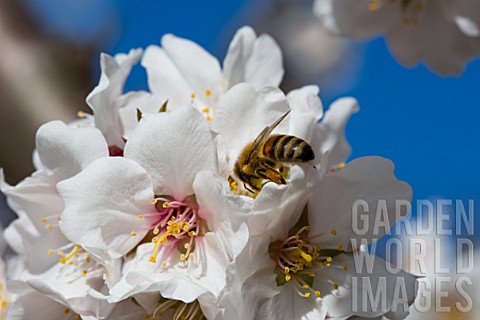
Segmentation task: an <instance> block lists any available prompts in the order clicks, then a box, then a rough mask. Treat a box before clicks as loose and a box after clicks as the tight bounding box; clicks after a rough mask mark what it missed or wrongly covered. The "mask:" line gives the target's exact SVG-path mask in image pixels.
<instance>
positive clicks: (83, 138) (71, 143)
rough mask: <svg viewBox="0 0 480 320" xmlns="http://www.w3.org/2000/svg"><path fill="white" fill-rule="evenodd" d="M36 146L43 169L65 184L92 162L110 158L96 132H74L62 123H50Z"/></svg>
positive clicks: (45, 127) (94, 130)
mask: <svg viewBox="0 0 480 320" xmlns="http://www.w3.org/2000/svg"><path fill="white" fill-rule="evenodd" d="M36 146H37V150H38V155H39V157H40V161H41V162H42V165H43V167H44V168H45V169H46V170H48V172H49V173H50V174H56V178H57V179H58V180H57V181H59V180H63V179H66V178H69V177H72V176H74V175H75V174H77V173H78V172H79V171H80V170H81V169H82V168H85V167H86V166H87V165H88V164H90V163H91V162H92V161H93V160H96V159H98V158H101V157H106V156H108V146H107V143H106V141H105V139H104V137H103V136H102V133H101V132H100V131H99V130H98V129H96V128H87V127H85V128H78V129H77V128H76V129H72V128H70V127H68V126H67V125H66V124H64V123H63V122H61V121H52V122H48V123H46V124H44V125H42V126H41V127H40V129H38V131H37V137H36Z"/></svg>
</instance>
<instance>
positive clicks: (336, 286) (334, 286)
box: [333, 282, 338, 290]
mask: <svg viewBox="0 0 480 320" xmlns="http://www.w3.org/2000/svg"><path fill="white" fill-rule="evenodd" d="M333 289H335V290H336V289H338V283H336V282H335V283H334V284H333Z"/></svg>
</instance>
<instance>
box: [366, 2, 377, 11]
mask: <svg viewBox="0 0 480 320" xmlns="http://www.w3.org/2000/svg"><path fill="white" fill-rule="evenodd" d="M378 8H379V7H378V4H376V3H374V2H370V3H369V4H368V10H370V11H372V12H373V11H377V10H378Z"/></svg>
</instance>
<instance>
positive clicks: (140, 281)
mask: <svg viewBox="0 0 480 320" xmlns="http://www.w3.org/2000/svg"><path fill="white" fill-rule="evenodd" d="M153 246H154V245H153V244H152V243H146V244H142V245H140V246H138V248H137V251H136V254H135V256H134V257H133V258H132V259H131V260H130V261H128V265H127V266H126V268H125V269H124V276H123V278H122V280H121V281H120V282H119V283H117V284H116V285H115V286H114V287H113V288H112V289H111V290H110V294H111V297H110V298H109V301H111V302H116V301H119V300H122V299H126V298H128V297H130V296H132V295H135V294H138V293H151V292H159V291H161V292H162V296H163V297H165V298H168V299H175V300H181V301H184V302H187V303H189V302H192V301H194V300H195V299H197V298H198V297H199V296H200V295H202V294H203V293H205V292H207V289H206V288H204V287H202V286H199V285H198V284H196V283H195V282H192V281H191V280H190V279H188V278H184V277H181V276H179V274H178V273H179V272H180V274H182V275H183V274H185V272H187V270H188V268H185V267H184V266H183V265H182V266H179V267H176V266H175V265H174V263H178V262H179V261H180V259H178V257H176V256H175V257H172V256H173V255H174V254H175V253H173V254H172V255H170V257H169V258H166V259H163V257H162V259H160V258H158V261H164V260H165V261H167V266H168V267H167V268H164V267H163V266H162V262H161V263H152V262H150V261H149V258H150V256H151V254H152V251H153ZM167 251H169V249H168V250H167ZM160 253H161V254H163V253H162V252H160ZM171 265H173V266H172V267H170V266H171ZM182 269H183V271H182Z"/></svg>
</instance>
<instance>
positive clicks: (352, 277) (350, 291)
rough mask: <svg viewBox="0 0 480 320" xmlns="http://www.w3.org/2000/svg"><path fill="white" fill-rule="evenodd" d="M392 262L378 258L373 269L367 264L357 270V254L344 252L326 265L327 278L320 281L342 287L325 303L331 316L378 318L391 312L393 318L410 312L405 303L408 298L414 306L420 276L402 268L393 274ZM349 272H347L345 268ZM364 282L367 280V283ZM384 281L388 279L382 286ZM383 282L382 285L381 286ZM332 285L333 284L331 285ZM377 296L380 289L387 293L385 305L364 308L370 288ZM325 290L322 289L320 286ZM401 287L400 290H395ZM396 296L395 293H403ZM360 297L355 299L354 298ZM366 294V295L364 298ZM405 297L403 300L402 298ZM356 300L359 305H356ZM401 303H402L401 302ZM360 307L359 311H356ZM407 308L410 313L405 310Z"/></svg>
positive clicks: (390, 316)
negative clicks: (375, 308)
mask: <svg viewBox="0 0 480 320" xmlns="http://www.w3.org/2000/svg"><path fill="white" fill-rule="evenodd" d="M387 263H388V262H386V261H384V260H382V259H380V258H375V259H374V264H373V268H372V270H370V271H368V270H367V268H366V267H364V268H361V269H360V270H359V271H360V272H358V273H357V271H356V266H355V262H354V259H353V255H346V254H341V255H339V256H336V257H334V258H333V262H332V267H330V268H325V269H323V270H322V271H321V272H319V274H320V275H321V278H323V279H320V278H319V279H316V280H317V281H318V282H319V283H321V282H323V283H324V284H326V283H327V281H328V280H330V281H336V282H337V284H338V285H339V290H338V291H336V290H335V291H336V292H333V293H332V294H329V295H326V296H325V297H324V299H323V300H324V302H325V305H326V307H327V309H328V315H329V316H330V317H335V318H337V317H338V318H341V317H349V316H352V315H357V316H361V317H366V318H374V317H378V316H381V315H384V314H388V318H390V319H403V318H405V317H406V316H407V315H408V309H407V310H403V307H402V302H403V301H404V300H403V299H405V302H407V304H408V305H411V304H412V303H413V301H414V299H415V296H416V295H417V288H416V281H417V277H415V276H413V275H411V274H409V273H407V272H405V271H399V272H398V273H396V274H392V273H390V272H388V271H387V269H386V264H387ZM345 266H346V267H347V270H348V271H344V269H343V268H344V267H345ZM364 281H366V282H365V283H364ZM381 281H385V282H384V283H385V285H384V286H383V285H382V282H381ZM379 284H380V285H379ZM328 285H330V284H328ZM369 286H371V289H372V291H371V293H373V294H374V295H375V294H377V293H378V291H377V290H384V292H385V297H386V299H385V300H384V301H385V308H383V307H382V302H380V303H379V306H378V309H377V310H373V309H372V303H369V302H368V301H367V303H365V305H366V306H367V309H364V308H363V303H364V301H363V299H364V298H365V297H366V296H367V292H368V291H369V290H370V288H369ZM402 288H404V289H405V291H404V292H405V293H406V294H407V296H406V297H405V296H403V293H404V292H402ZM320 290H321V289H320ZM395 290H399V291H397V292H396V291H395ZM399 293H400V295H399V296H396V295H395V294H399ZM354 295H355V297H356V300H353V301H352V298H353V297H354ZM362 297H363V298H362ZM400 298H402V299H400ZM354 301H356V302H357V305H353V303H354ZM397 304H398V305H397ZM392 307H396V308H397V311H396V312H393V311H391V310H392ZM355 309H356V310H355ZM404 311H406V312H404Z"/></svg>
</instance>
